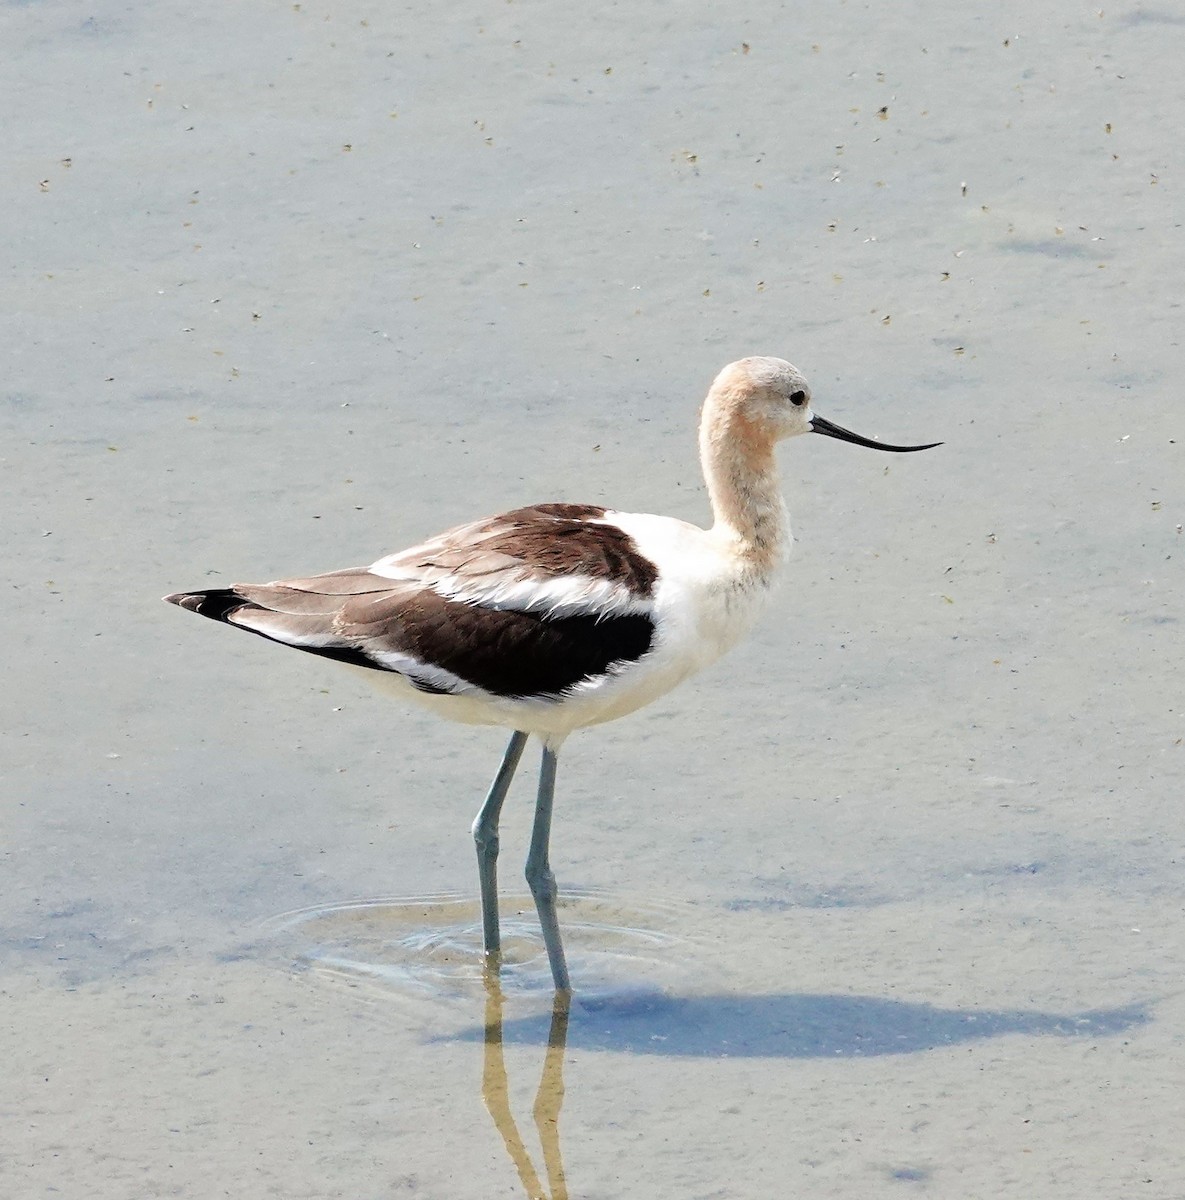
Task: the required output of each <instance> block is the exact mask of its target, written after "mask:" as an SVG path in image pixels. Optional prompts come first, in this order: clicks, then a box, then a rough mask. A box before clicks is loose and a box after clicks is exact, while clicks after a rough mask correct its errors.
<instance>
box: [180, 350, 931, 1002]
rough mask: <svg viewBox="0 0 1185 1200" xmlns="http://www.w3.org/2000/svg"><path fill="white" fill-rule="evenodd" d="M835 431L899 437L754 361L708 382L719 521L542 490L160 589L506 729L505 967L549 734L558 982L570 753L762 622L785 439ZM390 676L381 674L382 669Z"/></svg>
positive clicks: (546, 794) (778, 538) (491, 836)
mask: <svg viewBox="0 0 1185 1200" xmlns="http://www.w3.org/2000/svg"><path fill="white" fill-rule="evenodd" d="M807 433H815V434H822V435H824V436H826V437H829V438H835V439H838V440H840V441H845V442H851V443H854V444H856V445H859V446H867V447H871V448H873V449H875V450H882V451H891V452H894V453H911V452H914V451H918V450H929V449H932V448H934V447H935V446H938V445H941V444H942V443H941V442H930V443H927V444H925V445H917V446H895V445H889V444H887V443H884V442H879V441H874V440H872V439H870V438H866V437H862V436H861V435H860V434H856V433H853V432H851V431H850V430H848V429H845V428H843V427H842V426H840V425H836V424H833V423H832V422H831V421H828V420H826V419H825V418H823V417H819V416H816V415H815V414H814V411H813V409H812V397H811V388H810V384H809V383H808V382H807V380H806V378H805V377H804V376H803V374H802V372H800V371H799V370H798V369H797V368H796V367H794V366H792V365H791V364H790V363H789V362H787V361H785V360H784V359H781V358H771V357H764V356H757V357H749V358H742V359H740V360H738V361H737V362H733V363H730V364H729V365H728V366H726V367H724V369H723V370H722V371H720V373H719V374H718V375H717V376H716V378H715V379H714V381H713V382H712V384H711V387H710V388H709V390H708V393H707V398H706V400H705V401H704V404H703V408H702V411H701V415H700V422H699V452H700V463H701V467H702V470H703V475H704V481H705V484H706V487H707V493H708V499H709V501H710V504H711V510H712V518H713V520H712V524H711V525H710V526H709V527H707V528H701V527H700V526H698V525H694V524H690V523H688V522H686V521H682V520H678V519H676V518H674V517H669V516H658V515H653V514H650V513H633V512H622V511H618V510H616V509H612V508H607V507H605V506H603V505H599V504H574V503H564V502H555V503H541V504H534V505H530V506H527V507H524V508H518V509H514V510H512V511H510V512H505V513H502V514H501V515H499V516H494V517H488V518H485V519H482V520H477V521H472V522H470V523H468V524H465V525H459V526H457V527H455V528H452V529H449V530H447V531H446V532H444V533H441V534H439V535H437V536H436V537H432V538H429V539H428V540H427V541H424V542H422V543H420V544H419V545H416V546H412V547H411V548H410V549H407V550H402V551H399V552H397V553H394V554H388V555H386V556H384V557H382V558H379V559H377V560H376V561H374V562H372V563H370V565H369V566H364V567H351V568H347V569H345V570H337V571H330V572H328V573H326V574H322V575H313V576H310V577H306V578H298V579H281V580H276V581H273V582H271V583H238V584H235V585H234V586H233V587H222V588H211V589H205V590H202V591H192V592H176V593H174V594H172V595H169V596H165V597H164V599H165V600H166V601H167V602H169V603H171V604H176V605H178V606H180V607H181V608H183V609H188V610H189V611H190V612H195V613H198V614H199V615H201V616H204V617H209V618H211V619H213V620H216V621H220V622H223V623H224V624H227V625H232V626H235V627H236V628H238V629H242V630H246V631H247V632H249V633H254V634H257V635H259V636H260V637H263V638H267V639H269V640H271V641H273V642H279V643H281V644H282V645H286V646H291V647H294V648H295V649H297V650H304V651H306V652H308V653H310V654H316V655H320V656H322V657H325V658H329V659H336V660H337V661H339V662H343V663H346V664H349V665H351V666H352V667H355V668H359V669H361V670H364V671H366V672H368V673H369V674H370V675H371V677H372V678H378V677H381V678H382V680H383V681H384V682H385V683H390V684H391V685H392V686H393V687H394V689H395V690H396V691H397V692H398V693H399V694H401V695H402V696H403V697H405V698H406V699H407V700H411V701H416V702H418V703H419V704H421V705H424V706H426V707H427V708H429V709H431V710H432V711H434V712H435V713H437V714H438V715H440V716H442V717H445V718H448V719H451V720H453V721H457V722H461V723H464V724H475V725H493V726H501V727H503V728H508V729H510V730H511V731H512V732H511V736H510V741H509V743H508V744H507V746H506V750H505V752H504V754H503V757H502V761H501V765H500V766H499V768H498V771H497V774H496V775H495V777H494V780H493V782H492V784H491V785H490V788H489V791H488V793H487V794H486V796H485V799H484V801H483V802H482V804H481V806H480V808H479V810H478V813H477V816H476V818H475V819H474V821H473V824H472V835H473V840H474V843H475V845H476V849H477V862H478V885H479V894H480V900H481V914H482V940H483V948H484V955H485V962H486V967H487V970H490V969H492V970H493V971H494V972H495V973H496V972H497V971H498V969H499V968H500V965H501V935H500V928H499V921H498V884H497V860H498V852H499V840H498V822H499V817H500V814H501V811H502V805H503V801H504V800H505V798H506V794H507V791H508V789H509V787H510V784H511V780H512V779H513V777H514V774H515V771H516V769H517V767H518V765H519V760H520V759H521V757H522V754H523V750H524V747H525V745H526V743H527V740H528V738H529V737H531V736H534V737H535V738H537V739H538V740H539V741H540V742H541V743H542V759H541V762H540V769H539V779H538V788H537V793H536V801H535V817H534V823H533V826H532V830H531V837H530V846H529V851H528V855H527V863H526V878H527V883H528V886H529V887H530V890H531V895H532V897H533V899H534V902H535V907H536V910H537V913H538V919H539V925H540V929H541V931H542V935H543V942H544V946H545V949H546V952H547V958H548V964H549V967H550V970H551V975H552V981H553V984H554V987H555V991H556V992H557V993H562V994H568V993H570V991H571V977H570V974H569V970H568V965H567V960H566V956H565V953H564V947H563V941H562V938H561V934H560V928H559V921H558V917H557V913H556V899H557V895H558V892H557V886H556V881H555V874H554V872H553V870H552V867H551V863H550V840H551V823H552V811H553V806H554V797H555V781H556V767H557V756H558V754H559V751H560V748H561V746H562V745H563V743H564V741H565V739H567V737H568V736H569V735H570V734H572V733H573V732H575V731H576V730H577V729H582V728H584V727H586V726H592V725H599V724H602V723H604V722H607V721H612V720H616V719H618V718H619V717H624V716H626V715H627V714H629V713H632V712H634V711H636V710H637V709H640V708H642V707H643V706H644V705H646V704H649V703H650V702H651V701H653V700H655V699H657V698H658V697H659V696H662V695H664V694H666V693H667V692H669V691H670V690H671V689H672V688H674V687H675V686H677V685H678V684H679V683H681V682H682V681H683V680H685V679H687V678H688V677H689V676H690V675H692V674H694V673H695V672H697V671H700V670H701V669H703V668H704V667H706V666H707V665H708V664H709V663H712V662H714V661H715V660H716V659H718V658H719V657H720V656H721V655H722V654H724V653H725V652H726V651H727V650H729V649H730V648H731V647H732V646H733V645H735V644H736V643H737V642H738V641H739V640H740V639H741V637H742V636H744V634H746V633H747V632H748V631H749V630H750V629H751V628H752V626H753V625H754V623H755V622H756V621H757V619H758V617H759V615H760V614H761V612H762V610H763V609H764V608H765V607H766V605H767V604H768V602H769V600H770V598H771V595H772V593H773V590H774V585H775V583H776V582H777V581H778V578H779V576H780V575H781V574H782V568H783V565H784V563H785V560H786V559H787V557H788V555H789V550H790V546H791V541H792V538H791V531H790V519H789V514H788V511H787V508H786V504H785V501H784V499H783V497H782V490H781V484H780V479H779V473H778V466H777V462H776V458H775V447H776V446H777V444H778V443H779V442H782V441H785V440H787V439H790V438H794V437H798V436H800V435H802V434H807ZM376 673H377V675H376Z"/></svg>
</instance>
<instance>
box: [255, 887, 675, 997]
mask: <svg viewBox="0 0 1185 1200" xmlns="http://www.w3.org/2000/svg"><path fill="white" fill-rule="evenodd" d="M690 907H691V906H690V905H686V904H677V903H671V902H667V901H662V900H657V901H656V900H654V899H649V898H648V899H645V900H633V899H632V898H623V897H621V896H618V895H614V894H612V893H609V892H600V891H591V890H590V891H581V890H573V891H568V892H565V893H564V894H563V895H562V896H561V897H560V901H559V915H560V925H561V928H562V930H563V935H564V948H565V950H566V951H567V956H568V964H569V967H570V968H571V972H572V980H573V984H574V986H575V987H576V989H577V990H578V991H580V992H584V993H587V992H589V991H610V992H620V991H621V990H622V989H623V988H624V989H626V990H633V989H635V988H637V987H639V986H644V987H645V988H646V989H647V990H650V989H654V988H666V987H672V986H678V985H679V984H681V983H682V982H684V981H685V980H686V979H687V978H688V977H689V976H691V975H692V974H693V964H692V963H691V962H690V961H689V957H690V955H689V952H690V951H691V949H692V945H691V943H690V941H689V939H688V938H687V937H686V936H685V935H684V934H683V933H681V932H675V930H677V929H678V930H683V929H687V928H689V927H691V926H692V924H693V922H692V919H691V917H690V915H689V913H688V911H687V910H689V909H690ZM499 911H500V915H501V921H502V971H501V982H502V987H503V989H504V991H506V992H507V993H511V994H512V993H515V992H539V991H545V992H548V993H550V992H551V990H552V982H551V971H550V969H549V968H548V965H547V953H546V951H545V950H544V947H543V938H542V935H541V934H540V932H539V923H538V920H537V918H536V915H535V906H534V903H533V901H532V900H531V898H530V896H529V895H524V896H521V897H520V896H515V895H509V896H508V895H504V896H503V897H502V903H501V907H500V910H499ZM262 932H263V934H264V938H265V940H266V941H267V942H271V943H273V944H274V945H275V946H276V947H277V949H279V950H280V951H281V952H282V953H284V954H285V955H286V956H287V957H288V958H289V960H290V961H291V962H292V963H293V964H294V965H295V966H297V967H298V968H300V969H304V970H313V971H316V972H320V973H323V974H326V975H331V976H337V977H345V978H347V979H350V980H353V981H355V982H365V983H370V984H372V985H377V986H379V987H380V988H382V989H384V990H387V989H389V990H392V991H396V992H414V993H416V994H420V995H422V994H424V993H425V992H432V993H436V994H440V993H445V994H452V995H458V996H459V995H470V994H477V993H479V992H480V991H481V990H482V987H483V965H484V960H483V956H482V937H481V909H480V906H479V904H478V902H477V900H476V899H475V898H471V897H466V896H458V895H453V894H441V895H431V896H408V897H392V898H385V899H378V900H356V901H347V902H344V903H341V904H331V905H322V906H318V907H315V908H303V909H298V910H297V911H295V912H289V913H282V914H280V915H279V916H276V917H272V918H271V919H269V920H268V921H266V922H265V923H264V926H263V931H262Z"/></svg>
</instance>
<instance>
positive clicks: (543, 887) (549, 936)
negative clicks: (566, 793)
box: [527, 744, 572, 992]
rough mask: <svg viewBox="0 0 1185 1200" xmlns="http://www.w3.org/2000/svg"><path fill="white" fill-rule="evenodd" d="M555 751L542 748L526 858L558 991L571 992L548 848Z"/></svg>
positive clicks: (553, 789) (553, 787) (530, 883)
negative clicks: (533, 823)
mask: <svg viewBox="0 0 1185 1200" xmlns="http://www.w3.org/2000/svg"><path fill="white" fill-rule="evenodd" d="M555 766H556V756H555V751H554V750H553V749H552V748H551V747H550V746H548V745H546V744H545V745H544V747H543V764H542V766H541V767H540V768H539V798H538V799H537V800H536V802H535V826H534V828H533V829H532V830H531V850H530V853H529V854H528V855H527V885H528V886H529V887H530V889H531V895H532V896H534V897H535V908H536V909H537V910H538V912H539V924H540V926H541V927H542V929H543V944H544V945H545V946H546V947H547V961H548V962H549V963H550V964H551V976H552V979H554V980H555V990H556V991H557V992H568V991H571V990H572V989H571V984H570V983H569V982H568V964H567V963H566V962H565V961H564V944H563V942H562V941H560V923H559V918H558V917H557V916H556V912H555V900H556V886H555V875H553V874H552V870H551V864H550V863H549V862H548V857H547V847H548V843H549V842H550V841H551V807H552V801H553V800H554V799H555Z"/></svg>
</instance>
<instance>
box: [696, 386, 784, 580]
mask: <svg viewBox="0 0 1185 1200" xmlns="http://www.w3.org/2000/svg"><path fill="white" fill-rule="evenodd" d="M745 399H746V397H745V394H744V392H743V390H742V389H740V388H735V387H731V388H730V387H719V386H717V387H714V388H713V389H712V391H711V392H710V393H709V394H708V398H707V400H706V401H705V403H704V411H703V416H702V417H701V419H700V429H699V447H700V459H701V461H702V463H703V469H704V480H705V481H706V483H707V485H708V496H709V498H710V499H711V501H712V515H713V517H714V518H715V524H714V525H713V526H712V534H713V536H715V537H717V538H720V539H722V540H724V541H727V542H728V543H729V544H730V546H731V547H732V549H733V552H734V553H735V554H737V555H738V556H739V557H741V558H743V559H745V560H746V561H747V562H748V563H749V564H750V565H751V566H752V567H754V568H755V569H756V570H758V571H759V572H762V573H765V572H769V571H772V570H774V569H775V568H776V567H777V565H778V564H779V563H780V562H781V561H782V559H783V558H784V557H785V555H786V552H787V550H788V549H789V547H790V517H789V514H788V513H787V511H786V504H785V501H784V500H783V499H782V489H781V483H780V481H779V479H778V467H777V462H776V460H775V458H774V439H773V438H772V437H771V436H770V434H769V433H768V432H767V431H766V430H765V429H763V428H762V427H761V426H760V425H759V424H758V423H757V422H756V421H754V420H753V419H752V418H751V417H750V416H749V415H748V414H747V413H746V411H745V404H744V401H745Z"/></svg>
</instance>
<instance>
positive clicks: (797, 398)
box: [790, 392, 806, 408]
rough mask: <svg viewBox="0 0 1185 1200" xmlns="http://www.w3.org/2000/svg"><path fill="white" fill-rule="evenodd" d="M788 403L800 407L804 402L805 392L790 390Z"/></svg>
mask: <svg viewBox="0 0 1185 1200" xmlns="http://www.w3.org/2000/svg"><path fill="white" fill-rule="evenodd" d="M790 403H791V404H793V405H794V407H795V408H801V407H802V406H803V405H804V404H805V403H806V392H791V393H790Z"/></svg>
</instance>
